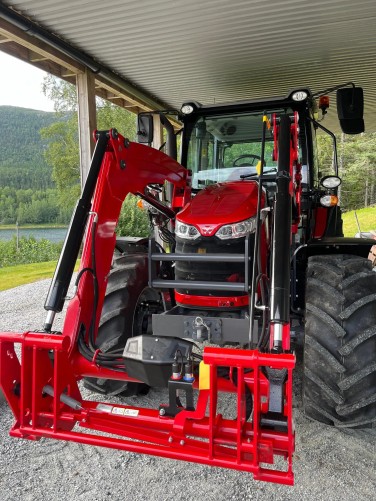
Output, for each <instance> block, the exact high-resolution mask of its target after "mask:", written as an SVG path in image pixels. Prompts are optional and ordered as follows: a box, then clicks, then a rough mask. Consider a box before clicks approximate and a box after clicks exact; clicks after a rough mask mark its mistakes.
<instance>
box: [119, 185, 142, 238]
mask: <svg viewBox="0 0 376 501" xmlns="http://www.w3.org/2000/svg"><path fill="white" fill-rule="evenodd" d="M137 200H138V199H137V197H135V196H134V195H131V194H129V195H128V196H127V198H126V199H125V200H124V202H123V206H122V208H121V212H120V217H119V222H118V227H117V231H116V233H117V234H118V235H119V236H122V237H147V236H148V235H149V233H150V223H149V218H148V215H147V212H146V210H142V209H140V208H139V207H137Z"/></svg>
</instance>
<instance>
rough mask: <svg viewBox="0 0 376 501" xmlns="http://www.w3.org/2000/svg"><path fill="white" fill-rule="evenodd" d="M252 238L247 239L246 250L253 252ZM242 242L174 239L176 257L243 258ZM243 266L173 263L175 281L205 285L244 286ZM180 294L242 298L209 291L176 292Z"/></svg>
mask: <svg viewBox="0 0 376 501" xmlns="http://www.w3.org/2000/svg"><path fill="white" fill-rule="evenodd" d="M253 241H254V236H252V235H251V238H250V249H253ZM244 251H245V238H239V239H233V240H227V241H222V240H220V239H219V238H217V237H215V236H213V237H200V238H199V239H197V240H193V241H190V240H188V241H187V240H183V239H181V238H178V237H177V238H176V251H175V252H176V253H177V254H178V253H191V254H216V253H227V254H244ZM244 271H245V266H244V264H243V263H225V262H224V263H211V262H202V263H197V262H191V261H177V262H176V264H175V278H176V280H192V281H195V280H204V281H206V282H245V276H244ZM177 291H178V292H180V293H181V294H191V295H195V296H222V297H228V296H242V295H245V293H244V292H234V291H220V292H217V291H216V292H215V293H214V294H213V293H212V292H211V291H210V289H202V290H189V289H177Z"/></svg>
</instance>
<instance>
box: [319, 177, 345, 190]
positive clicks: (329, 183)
mask: <svg viewBox="0 0 376 501" xmlns="http://www.w3.org/2000/svg"><path fill="white" fill-rule="evenodd" d="M341 182H342V180H341V178H340V177H338V176H325V177H323V178H322V179H321V181H320V184H321V185H322V186H324V188H329V189H334V188H338V186H339V185H340V184H341Z"/></svg>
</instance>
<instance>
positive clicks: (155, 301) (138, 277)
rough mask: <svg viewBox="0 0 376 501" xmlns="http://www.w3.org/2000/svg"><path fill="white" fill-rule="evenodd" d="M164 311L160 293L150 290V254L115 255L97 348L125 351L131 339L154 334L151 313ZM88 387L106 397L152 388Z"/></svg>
mask: <svg viewBox="0 0 376 501" xmlns="http://www.w3.org/2000/svg"><path fill="white" fill-rule="evenodd" d="M161 310H162V303H161V296H160V294H159V293H158V292H157V291H156V290H155V289H152V288H150V287H148V255H147V254H146V253H136V252H135V253H129V254H122V255H120V256H116V255H115V256H114V260H113V264H112V267H111V271H110V274H109V276H108V282H107V289H106V295H105V298H104V302H103V308H102V314H101V319H100V322H99V328H98V336H97V339H96V346H97V347H98V348H100V350H101V351H102V352H104V353H106V352H113V351H117V350H121V349H123V348H124V347H125V344H126V342H127V339H128V338H129V337H132V336H137V335H139V334H151V333H152V332H151V318H150V317H151V314H152V313H156V312H158V311H161ZM84 386H85V388H87V389H89V390H91V391H95V392H96V393H101V394H105V395H119V394H121V395H123V396H131V395H139V394H143V395H144V394H146V393H147V391H148V386H147V385H145V384H143V383H131V382H126V381H117V380H112V379H98V378H85V380H84Z"/></svg>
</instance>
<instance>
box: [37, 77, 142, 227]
mask: <svg viewBox="0 0 376 501" xmlns="http://www.w3.org/2000/svg"><path fill="white" fill-rule="evenodd" d="M44 92H45V94H46V95H47V96H48V97H49V98H50V99H52V100H53V101H54V103H55V110H56V111H57V112H58V113H60V114H61V113H68V112H69V113H70V117H69V119H68V120H66V121H64V122H57V123H54V124H52V125H49V126H48V127H46V128H44V129H43V130H42V132H41V133H42V137H43V139H44V140H46V141H47V142H48V144H47V149H46V152H45V158H46V161H47V163H48V164H49V165H50V166H51V167H52V169H53V170H52V177H53V180H54V181H55V183H56V187H57V190H58V201H59V206H60V216H59V217H60V218H65V217H66V216H67V214H68V213H71V212H72V210H73V207H74V205H75V202H76V200H77V198H78V196H79V193H80V183H79V177H80V169H79V149H78V148H79V146H78V121H77V101H76V88H75V86H73V85H71V84H69V83H67V82H64V81H62V80H60V79H58V78H56V77H52V76H49V77H47V78H46V79H45V80H44ZM97 124H98V125H97V126H98V129H99V130H103V129H110V128H116V129H117V130H118V131H119V132H120V133H121V134H123V135H124V136H126V137H128V138H129V139H130V140H131V141H133V140H135V138H136V117H135V115H134V114H133V113H130V112H129V111H127V110H126V109H124V108H120V107H118V106H114V105H113V104H112V103H109V102H107V101H105V100H103V99H97ZM148 228H149V222H148V218H147V215H146V213H145V212H144V211H141V210H140V209H139V208H138V207H136V198H135V197H129V198H127V200H126V201H125V203H124V207H123V210H122V215H121V218H120V224H119V229H120V231H119V232H120V233H121V234H122V235H133V236H144V235H146V234H148Z"/></svg>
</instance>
